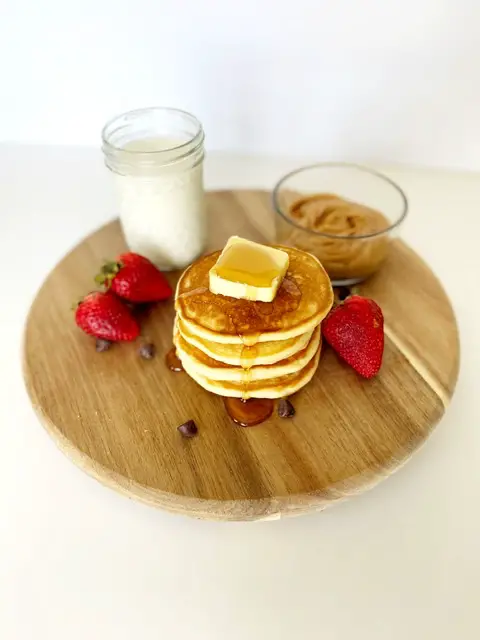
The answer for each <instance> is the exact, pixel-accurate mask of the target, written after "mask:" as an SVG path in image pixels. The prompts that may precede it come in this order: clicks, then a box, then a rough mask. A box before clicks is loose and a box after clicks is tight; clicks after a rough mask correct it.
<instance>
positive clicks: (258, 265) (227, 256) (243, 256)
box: [209, 236, 289, 302]
mask: <svg viewBox="0 0 480 640" xmlns="http://www.w3.org/2000/svg"><path fill="white" fill-rule="evenodd" d="M288 263H289V257H288V253H286V252H285V251H280V250H279V249H274V248H273V247H266V246H265V245H263V244H258V243H257V242H251V241H250V240H244V239H243V238H239V237H238V236H232V237H231V238H230V239H229V240H228V242H227V244H226V245H225V248H224V250H223V251H222V253H221V254H220V256H219V258H218V260H217V262H216V263H215V265H214V266H213V267H212V268H211V269H210V272H209V288H210V291H211V292H212V293H215V294H221V295H223V296H230V297H232V298H243V299H245V300H259V301H261V302H271V301H272V300H273V299H274V298H275V296H276V295H277V291H278V287H279V286H280V284H281V282H282V280H283V278H284V276H285V274H286V272H287V269H288Z"/></svg>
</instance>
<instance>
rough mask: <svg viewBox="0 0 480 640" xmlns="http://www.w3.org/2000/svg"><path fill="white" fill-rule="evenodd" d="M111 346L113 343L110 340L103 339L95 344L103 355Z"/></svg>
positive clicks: (98, 339)
mask: <svg viewBox="0 0 480 640" xmlns="http://www.w3.org/2000/svg"><path fill="white" fill-rule="evenodd" d="M111 346H112V343H111V342H110V340H104V339H103V338H97V341H96V342H95V349H96V350H97V351H98V352H99V353H101V352H102V351H108V350H109V349H110V347H111Z"/></svg>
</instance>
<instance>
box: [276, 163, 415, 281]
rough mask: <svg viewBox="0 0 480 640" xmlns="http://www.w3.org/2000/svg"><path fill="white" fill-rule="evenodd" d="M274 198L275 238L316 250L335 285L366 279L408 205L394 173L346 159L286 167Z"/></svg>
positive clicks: (382, 256) (383, 256)
mask: <svg viewBox="0 0 480 640" xmlns="http://www.w3.org/2000/svg"><path fill="white" fill-rule="evenodd" d="M272 199H273V208H274V209H275V212H276V216H275V224H276V237H277V243H278V244H283V245H287V246H293V247H298V248H299V249H303V250H304V251H308V252H309V253H312V254H313V255H314V256H316V257H317V258H318V259H319V260H320V262H321V263H322V264H323V266H324V267H325V269H326V271H327V272H328V275H329V276H330V278H331V280H332V284H333V285H334V286H350V285H353V284H357V283H359V282H362V280H365V278H368V277H369V276H370V275H372V274H373V273H375V272H376V271H377V270H378V269H379V268H380V267H381V265H382V264H383V262H384V261H385V260H386V258H387V257H388V252H389V248H390V243H391V240H392V239H393V238H394V237H396V235H397V233H398V229H399V227H400V225H401V223H402V222H403V220H405V217H406V215H407V211H408V202H407V198H406V196H405V194H404V192H403V191H402V189H401V188H400V187H399V186H398V185H397V184H395V182H393V181H392V180H390V178H387V177H386V176H384V175H382V174H381V173H377V172H376V171H373V170H372V169H368V168H367V167H362V166H360V165H355V164H348V163H343V162H342V163H334V162H332V163H330V162H326V163H319V164H313V165H309V166H306V167H302V168H300V169H297V170H295V171H292V172H291V173H288V174H287V175H286V176H284V177H283V178H282V179H281V180H280V181H279V182H278V183H277V185H276V186H275V188H274V190H273V194H272Z"/></svg>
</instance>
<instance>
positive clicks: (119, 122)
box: [102, 107, 207, 270]
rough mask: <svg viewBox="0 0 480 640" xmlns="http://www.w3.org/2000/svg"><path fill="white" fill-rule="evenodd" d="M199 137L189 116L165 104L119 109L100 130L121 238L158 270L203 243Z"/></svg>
mask: <svg viewBox="0 0 480 640" xmlns="http://www.w3.org/2000/svg"><path fill="white" fill-rule="evenodd" d="M204 137H205V136H204V132H203V128H202V125H201V124H200V122H199V121H198V120H197V118H195V116H193V115H192V114H190V113H187V112H186V111H181V110H180V109H171V108H166V107H152V108H147V109H137V110H135V111H130V112H128V113H124V114H122V115H120V116H117V117H115V118H113V119H112V120H110V121H109V122H107V124H106V125H105V127H104V128H103V131H102V143H103V144H102V150H103V153H104V157H105V164H106V166H107V167H108V168H109V169H110V171H111V173H112V176H113V179H114V185H115V195H116V199H117V205H118V210H119V214H120V222H121V225H122V228H123V233H124V235H125V240H126V242H127V244H128V246H129V248H130V250H131V251H134V252H135V253H139V254H141V255H143V256H145V257H147V258H149V259H150V260H151V261H152V262H154V263H155V264H156V265H157V266H158V267H159V269H161V270H171V269H180V268H184V267H186V266H187V265H189V264H190V263H191V262H193V260H195V259H196V258H198V256H199V255H200V254H201V253H202V252H203V251H204V249H205V244H206V238H207V229H206V212H205V195H204V189H203V158H204V147H203V142H204Z"/></svg>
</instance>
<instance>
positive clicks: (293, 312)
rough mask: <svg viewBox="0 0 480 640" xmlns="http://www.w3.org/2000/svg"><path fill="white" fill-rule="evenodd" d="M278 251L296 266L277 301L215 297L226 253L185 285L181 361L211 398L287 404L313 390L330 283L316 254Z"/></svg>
mask: <svg viewBox="0 0 480 640" xmlns="http://www.w3.org/2000/svg"><path fill="white" fill-rule="evenodd" d="M277 248H278V249H281V250H282V251H286V252H287V253H288V254H289V258H290V264H289V268H288V272H287V275H286V276H285V278H284V280H283V282H282V284H281V285H280V288H279V290H278V292H277V295H276V296H275V299H274V300H273V302H253V301H250V300H239V299H237V298H231V297H228V296H222V295H215V294H213V293H211V292H210V291H209V289H208V283H209V277H208V273H209V271H210V269H211V268H212V267H213V266H214V264H215V263H216V261H217V259H218V257H219V255H220V251H217V252H215V253H212V254H210V255H208V256H204V257H202V258H200V259H199V260H197V261H196V262H194V263H193V264H192V265H191V266H190V267H188V268H187V269H186V271H185V272H184V273H183V275H182V276H181V278H180V280H179V282H178V286H177V291H176V296H175V309H176V311H177V317H176V321H175V328H174V344H175V347H176V350H177V356H178V357H179V358H180V360H181V362H182V365H183V368H184V369H185V371H186V372H187V373H188V374H189V375H190V376H191V377H192V378H193V379H194V380H196V382H198V384H200V385H201V386H202V387H204V388H205V389H207V390H208V391H212V392H213V393H216V394H218V395H221V396H231V397H238V398H243V399H247V398H281V397H285V396H288V395H291V394H292V393H294V392H295V391H298V390H299V389H300V388H301V387H303V386H304V385H305V384H307V383H308V382H309V381H310V380H311V378H312V376H313V374H314V373H315V371H316V369H317V366H318V361H319V358H320V350H321V342H322V338H321V331H320V323H321V321H322V320H323V318H324V317H325V316H326V315H327V313H328V312H329V310H330V308H331V306H332V304H333V291H332V286H331V283H330V279H329V277H328V275H327V273H326V271H325V270H324V268H323V267H322V265H321V264H320V262H318V260H317V259H316V258H315V257H313V256H312V255H310V254H309V253H306V252H304V251H301V250H299V249H293V248H290V247H277Z"/></svg>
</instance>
